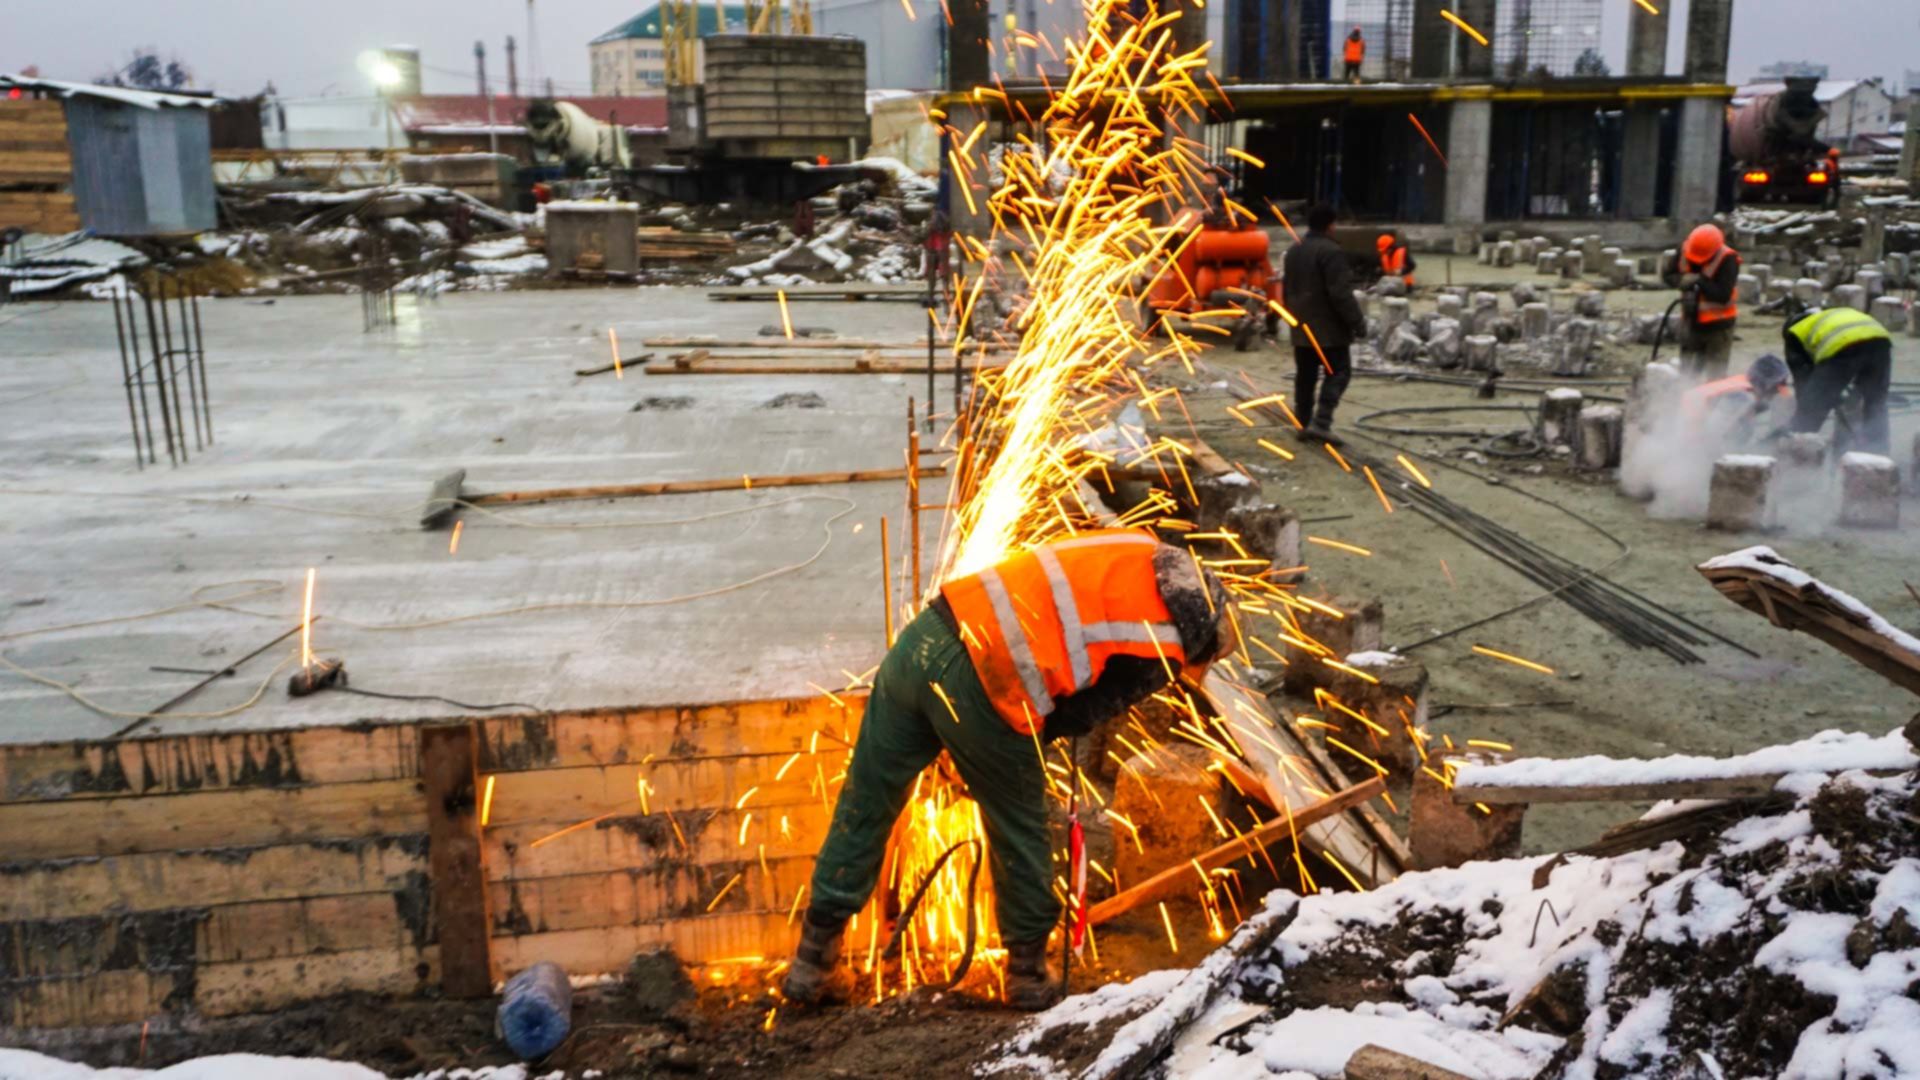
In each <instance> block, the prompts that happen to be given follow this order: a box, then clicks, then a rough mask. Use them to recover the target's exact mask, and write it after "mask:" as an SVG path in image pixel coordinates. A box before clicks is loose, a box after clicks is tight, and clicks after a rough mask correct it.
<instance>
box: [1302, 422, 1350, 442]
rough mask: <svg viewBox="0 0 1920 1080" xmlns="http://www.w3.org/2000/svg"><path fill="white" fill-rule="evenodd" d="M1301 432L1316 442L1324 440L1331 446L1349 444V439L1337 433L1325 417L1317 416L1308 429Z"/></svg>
mask: <svg viewBox="0 0 1920 1080" xmlns="http://www.w3.org/2000/svg"><path fill="white" fill-rule="evenodd" d="M1301 434H1302V435H1303V436H1304V437H1306V438H1308V439H1311V440H1313V441H1314V442H1323V443H1327V444H1329V445H1331V446H1345V445H1347V440H1345V439H1343V438H1341V437H1340V436H1338V435H1335V434H1334V433H1333V428H1332V427H1331V426H1330V425H1329V424H1328V422H1327V421H1326V420H1325V419H1323V418H1318V417H1316V418H1315V419H1314V421H1313V423H1311V424H1309V425H1308V426H1307V430H1306V431H1304V432H1302V433H1301Z"/></svg>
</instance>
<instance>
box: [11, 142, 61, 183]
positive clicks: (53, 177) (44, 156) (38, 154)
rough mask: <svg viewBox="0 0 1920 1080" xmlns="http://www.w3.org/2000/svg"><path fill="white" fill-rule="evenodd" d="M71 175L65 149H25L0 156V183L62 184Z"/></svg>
mask: <svg viewBox="0 0 1920 1080" xmlns="http://www.w3.org/2000/svg"><path fill="white" fill-rule="evenodd" d="M72 177H73V156H72V155H71V154H69V153H67V152H66V151H65V150H27V151H21V152H18V153H11V154H8V155H7V156H5V157H0V183H9V184H64V183H66V182H67V181H68V180H70V179H71V178H72Z"/></svg>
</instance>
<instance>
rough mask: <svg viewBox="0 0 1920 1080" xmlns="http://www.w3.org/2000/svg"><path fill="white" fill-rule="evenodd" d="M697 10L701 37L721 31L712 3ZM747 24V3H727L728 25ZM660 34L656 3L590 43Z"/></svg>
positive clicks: (743, 25)
mask: <svg viewBox="0 0 1920 1080" xmlns="http://www.w3.org/2000/svg"><path fill="white" fill-rule="evenodd" d="M697 12H698V15H699V20H700V36H701V37H706V36H708V35H709V34H717V33H719V32H720V30H721V27H720V15H719V12H718V11H716V10H715V9H714V8H713V7H712V6H710V5H707V4H700V5H698V7H697ZM746 25H747V9H746V5H744V4H728V5H727V27H728V28H729V29H744V28H745V27H746ZM660 36H661V15H660V5H659V4H655V5H653V6H652V7H650V8H648V9H647V10H645V11H643V12H641V13H640V14H638V15H635V16H634V17H633V18H631V19H628V20H627V21H626V22H623V23H621V24H620V25H619V26H616V27H614V28H613V29H611V30H609V31H607V32H606V33H604V34H601V35H600V36H599V37H597V38H594V39H593V40H592V41H590V42H588V44H590V45H603V44H605V43H607V42H609V41H623V40H627V39H631V38H652V39H654V40H658V39H659V38H660Z"/></svg>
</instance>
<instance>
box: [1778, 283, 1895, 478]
mask: <svg viewBox="0 0 1920 1080" xmlns="http://www.w3.org/2000/svg"><path fill="white" fill-rule="evenodd" d="M1781 334H1782V336H1783V337H1784V338H1785V339H1786V345H1787V367H1788V368H1789V369H1791V370H1792V372H1793V385H1794V397H1795V408H1794V412H1793V430H1795V431H1819V430H1820V427H1821V425H1823V424H1825V423H1826V422H1827V414H1828V413H1830V412H1833V411H1834V409H1835V408H1836V407H1838V406H1839V405H1840V404H1841V401H1842V399H1843V398H1845V397H1846V396H1847V394H1848V392H1849V391H1852V392H1853V393H1854V394H1855V395H1857V397H1858V398H1859V403H1860V413H1859V416H1860V423H1859V426H1858V427H1857V428H1856V427H1854V426H1853V424H1852V422H1851V421H1846V420H1843V421H1842V422H1841V423H1840V425H1839V429H1840V430H1837V431H1836V432H1835V433H1834V440H1833V445H1834V447H1835V449H1837V450H1841V451H1846V450H1862V451H1865V452H1867V453H1869V454H1882V455H1884V454H1885V453H1886V452H1887V450H1888V449H1889V443H1890V441H1891V439H1890V436H1889V433H1888V430H1887V394H1888V393H1889V391H1890V390H1891V389H1892V380H1893V336H1892V335H1891V334H1888V333H1887V330H1886V328H1885V327H1883V326H1881V325H1880V322H1879V320H1877V319H1875V318H1873V317H1872V316H1870V315H1867V314H1866V313H1864V312H1860V311H1855V310H1854V309H1852V308H1849V307H1839V308H1827V309H1825V310H1815V311H1809V312H1807V313H1806V314H1804V315H1801V316H1800V317H1799V318H1796V319H1789V320H1788V321H1787V325H1786V328H1785V329H1784V330H1782V331H1781ZM1842 415H1843V416H1844V413H1843V414H1842Z"/></svg>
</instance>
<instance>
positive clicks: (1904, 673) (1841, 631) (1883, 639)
mask: <svg viewBox="0 0 1920 1080" xmlns="http://www.w3.org/2000/svg"><path fill="white" fill-rule="evenodd" d="M1780 562H1781V563H1782V566H1783V569H1786V570H1795V569H1796V568H1795V567H1794V565H1793V564H1792V563H1789V562H1786V561H1785V560H1780ZM1695 569H1696V570H1698V571H1699V573H1700V575H1701V576H1702V577H1705V578H1706V579H1707V580H1708V581H1709V582H1711V583H1712V584H1713V587H1714V588H1715V589H1718V590H1719V591H1720V593H1721V595H1723V596H1725V597H1726V598H1727V599H1729V600H1732V601H1733V602H1734V603H1736V604H1739V605H1740V606H1741V607H1743V608H1746V609H1747V610H1748V611H1752V612H1755V613H1757V614H1760V615H1763V616H1765V617H1766V618H1767V620H1768V621H1769V622H1771V623H1773V624H1774V625H1775V626H1778V627H1781V628H1782V629H1785V630H1799V631H1801V632H1803V633H1805V634H1807V635H1809V636H1811V637H1814V638H1816V639H1818V640H1820V641H1822V642H1824V643H1826V644H1827V645H1828V646H1830V647H1832V648H1834V649H1837V650H1839V651H1840V652H1842V653H1844V654H1846V655H1847V656H1848V657H1850V658H1852V659H1853V660H1854V661H1855V662H1857V663H1859V664H1860V665H1861V666H1863V667H1865V668H1867V669H1868V670H1869V671H1872V672H1874V673H1876V674H1878V675H1880V676H1881V677H1882V678H1885V679H1886V680H1887V681H1888V682H1891V683H1893V684H1894V685H1895V686H1898V687H1900V688H1901V689H1903V690H1906V691H1907V692H1909V693H1913V694H1920V656H1916V655H1915V654H1914V653H1913V652H1911V651H1910V650H1908V649H1906V648H1903V647H1902V646H1901V645H1900V644H1899V643H1897V642H1895V641H1893V640H1892V639H1890V638H1888V637H1887V636H1886V635H1885V634H1883V633H1881V632H1879V631H1877V630H1875V629H1874V628H1873V626H1872V625H1871V624H1870V623H1869V621H1868V616H1867V615H1866V614H1865V613H1863V612H1861V611H1859V610H1856V609H1855V608H1854V607H1852V606H1849V605H1847V604H1844V603H1842V602H1841V601H1840V600H1838V599H1835V598H1834V597H1833V596H1830V595H1828V593H1829V587H1828V586H1827V585H1826V584H1825V583H1823V582H1821V581H1819V580H1811V581H1808V582H1807V583H1806V584H1804V585H1797V584H1795V583H1792V582H1789V581H1786V580H1783V579H1781V578H1778V577H1775V576H1773V575H1771V574H1768V573H1767V572H1766V571H1765V570H1763V569H1760V568H1758V567H1744V566H1726V567H1715V566H1712V565H1708V564H1703V565H1701V566H1698V567H1695ZM1834 591H1837V590H1834ZM1849 599H1850V598H1849ZM1856 603H1857V602H1856Z"/></svg>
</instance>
